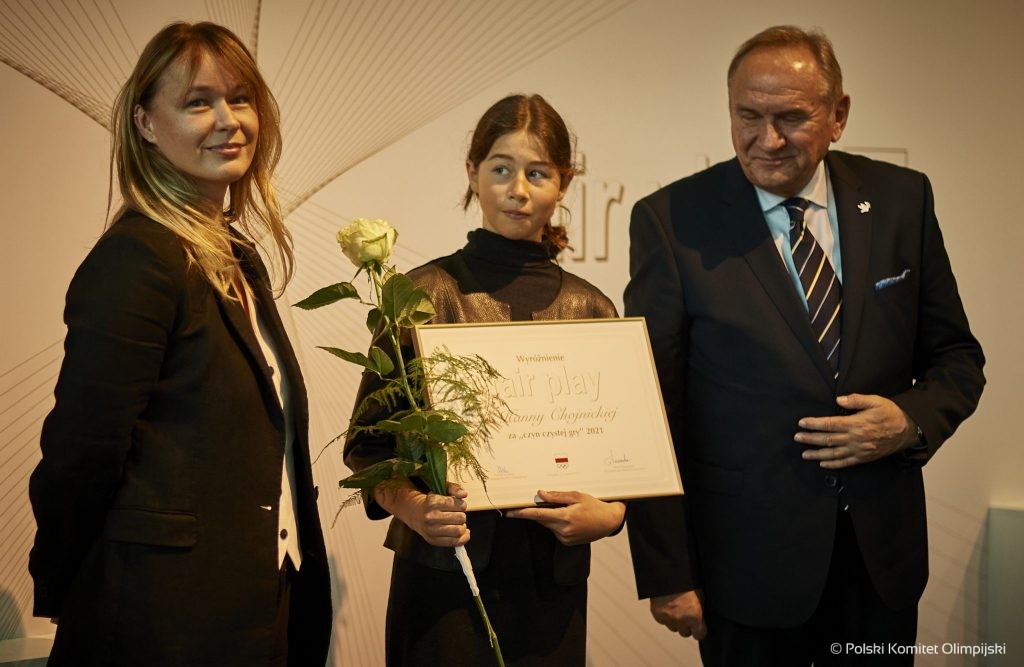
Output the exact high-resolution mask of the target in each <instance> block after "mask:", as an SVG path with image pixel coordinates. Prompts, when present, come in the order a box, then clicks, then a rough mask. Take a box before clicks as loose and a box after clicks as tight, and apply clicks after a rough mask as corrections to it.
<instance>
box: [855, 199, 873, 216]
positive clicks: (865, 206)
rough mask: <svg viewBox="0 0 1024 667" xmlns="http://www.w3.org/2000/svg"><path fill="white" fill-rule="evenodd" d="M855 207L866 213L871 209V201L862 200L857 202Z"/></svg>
mask: <svg viewBox="0 0 1024 667" xmlns="http://www.w3.org/2000/svg"><path fill="white" fill-rule="evenodd" d="M857 209H858V210H860V212H861V213H867V212H868V211H870V210H871V202H869V201H862V202H861V203H859V204H857Z"/></svg>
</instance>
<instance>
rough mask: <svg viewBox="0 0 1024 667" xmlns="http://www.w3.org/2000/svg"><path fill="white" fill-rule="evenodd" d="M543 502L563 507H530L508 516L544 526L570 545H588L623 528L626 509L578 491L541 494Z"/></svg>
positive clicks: (623, 506) (559, 539)
mask: <svg viewBox="0 0 1024 667" xmlns="http://www.w3.org/2000/svg"><path fill="white" fill-rule="evenodd" d="M537 495H539V496H540V497H541V500H543V501H545V502H549V503H556V504H558V505H564V507H554V508H549V507H527V508H525V509H521V510H511V511H509V512H506V513H505V516H508V517H510V518H512V519H530V520H531V521H536V522H537V523H539V524H540V525H542V526H544V527H545V528H547V529H548V530H550V531H551V532H552V533H554V534H555V537H557V538H558V541H559V542H561V543H562V544H565V545H567V546H574V545H577V544H588V543H590V542H593V541H595V540H599V539H601V538H602V537H607V536H608V535H609V534H611V533H612V531H614V530H615V529H616V528H618V527H619V526H621V525H622V521H623V519H624V518H625V515H626V506H625V505H623V504H622V503H620V502H610V503H606V502H604V501H603V500H598V499H597V498H595V497H594V496H592V495H590V494H589V493H581V492H579V491H538V492H537Z"/></svg>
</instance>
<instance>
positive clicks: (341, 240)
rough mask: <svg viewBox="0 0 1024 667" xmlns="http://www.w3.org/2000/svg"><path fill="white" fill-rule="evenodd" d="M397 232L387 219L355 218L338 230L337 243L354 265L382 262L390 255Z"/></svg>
mask: <svg viewBox="0 0 1024 667" xmlns="http://www.w3.org/2000/svg"><path fill="white" fill-rule="evenodd" d="M397 239H398V232H397V231H395V228H394V227H392V226H391V225H389V224H388V222H387V220H367V219H365V218H357V219H355V220H353V221H352V224H350V225H349V226H348V227H344V228H342V229H341V230H340V231H339V232H338V244H339V245H340V246H341V251H342V252H343V253H345V257H348V258H349V259H350V260H351V261H352V263H353V264H355V265H356V266H363V265H365V264H366V263H368V262H377V263H379V264H383V263H384V262H386V261H387V260H388V258H389V257H390V256H391V248H392V247H393V246H394V245H395V241H396V240H397Z"/></svg>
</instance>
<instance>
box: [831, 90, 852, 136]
mask: <svg viewBox="0 0 1024 667" xmlns="http://www.w3.org/2000/svg"><path fill="white" fill-rule="evenodd" d="M848 120H850V96H849V95H843V96H842V97H841V98H840V99H839V101H838V102H836V108H835V110H834V111H833V113H832V142H833V143H835V142H836V141H839V138H840V137H841V136H843V130H845V129H846V121H848Z"/></svg>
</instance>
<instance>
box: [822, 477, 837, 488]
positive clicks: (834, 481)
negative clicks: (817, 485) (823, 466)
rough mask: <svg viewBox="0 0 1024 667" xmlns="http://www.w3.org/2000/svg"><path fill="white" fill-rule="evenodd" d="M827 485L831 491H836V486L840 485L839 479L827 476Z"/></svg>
mask: <svg viewBox="0 0 1024 667" xmlns="http://www.w3.org/2000/svg"><path fill="white" fill-rule="evenodd" d="M825 484H827V485H828V487H829V488H830V489H834V488H836V484H839V478H838V477H836V476H835V475H825Z"/></svg>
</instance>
